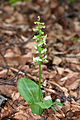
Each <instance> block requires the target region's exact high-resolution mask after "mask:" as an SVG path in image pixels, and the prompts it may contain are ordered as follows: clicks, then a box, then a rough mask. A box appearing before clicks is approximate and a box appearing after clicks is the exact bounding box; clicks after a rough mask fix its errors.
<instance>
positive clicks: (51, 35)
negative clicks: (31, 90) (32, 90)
mask: <svg viewBox="0 0 80 120" xmlns="http://www.w3.org/2000/svg"><path fill="white" fill-rule="evenodd" d="M0 2H1V1H0ZM72 4H73V9H72V8H70V7H69V5H68V3H66V2H65V1H63V3H58V1H57V0H54V1H50V0H45V1H44V0H41V1H40V0H37V1H36V2H34V0H31V1H28V2H19V3H16V6H17V7H16V8H12V7H11V6H10V5H9V4H8V2H7V1H6V2H4V1H2V2H1V4H0V16H1V17H0V95H2V96H3V97H4V96H6V97H7V98H8V99H7V101H6V103H5V104H4V106H3V107H0V110H1V112H0V120H10V119H15V120H35V119H41V120H42V119H44V120H60V119H62V120H79V119H80V63H79V62H80V55H79V52H80V46H79V44H80V41H77V42H73V41H72V38H74V37H77V38H79V37H80V26H79V23H80V22H79V19H80V15H79V14H78V13H79V12H80V10H79V7H80V2H75V3H72ZM76 10H77V11H78V12H77V13H76ZM38 15H40V16H41V19H42V21H44V22H45V23H46V27H47V28H46V31H45V33H47V34H48V38H47V48H48V51H47V55H48V63H47V64H43V65H42V81H41V82H42V91H43V93H44V97H45V98H47V99H48V98H49V97H51V98H52V100H53V101H57V100H58V101H60V102H62V104H63V106H62V107H60V106H55V107H56V109H57V112H54V111H53V110H52V109H48V110H44V112H43V114H42V116H41V117H40V116H37V115H35V114H33V113H31V110H30V108H29V105H28V104H27V103H26V102H25V101H24V100H23V98H22V97H21V96H20V94H19V93H18V90H17V88H16V83H17V80H18V79H19V78H21V77H28V78H30V79H32V80H33V81H35V82H36V83H38V78H39V75H38V66H34V65H33V64H32V58H33V55H35V56H36V54H35V51H33V50H32V47H33V44H34V43H35V42H34V41H33V40H32V36H33V31H32V28H33V22H34V21H35V20H36V18H37V16H38ZM1 104H3V103H1Z"/></svg>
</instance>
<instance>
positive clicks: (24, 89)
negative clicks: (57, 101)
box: [17, 78, 43, 104]
mask: <svg viewBox="0 0 80 120" xmlns="http://www.w3.org/2000/svg"><path fill="white" fill-rule="evenodd" d="M17 88H18V91H19V92H20V94H21V96H22V97H23V98H24V99H25V100H26V101H27V103H28V104H30V103H31V104H32V103H35V102H38V95H39V87H38V85H37V84H36V83H35V82H34V81H32V80H30V79H27V78H21V79H19V80H18V83H17ZM41 100H43V94H42V91H41Z"/></svg>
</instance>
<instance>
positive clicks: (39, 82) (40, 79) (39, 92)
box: [39, 62, 41, 102]
mask: <svg viewBox="0 0 80 120" xmlns="http://www.w3.org/2000/svg"><path fill="white" fill-rule="evenodd" d="M40 101H41V62H39V102H40Z"/></svg>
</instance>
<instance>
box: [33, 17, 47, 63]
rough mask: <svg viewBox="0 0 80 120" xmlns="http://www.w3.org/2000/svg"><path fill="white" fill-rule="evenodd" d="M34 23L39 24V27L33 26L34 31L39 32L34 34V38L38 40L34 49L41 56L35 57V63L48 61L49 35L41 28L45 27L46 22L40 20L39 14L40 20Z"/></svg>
mask: <svg viewBox="0 0 80 120" xmlns="http://www.w3.org/2000/svg"><path fill="white" fill-rule="evenodd" d="M34 24H37V27H36V28H33V31H35V32H37V35H34V37H33V39H35V40H36V44H35V45H34V49H35V50H36V51H37V53H38V54H39V56H38V57H35V58H34V57H33V62H34V64H39V62H47V55H46V51H47V49H46V48H45V46H46V38H47V35H44V32H43V31H42V30H41V29H42V28H45V26H44V23H42V22H40V16H38V20H37V21H36V22H34Z"/></svg>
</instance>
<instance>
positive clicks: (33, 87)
mask: <svg viewBox="0 0 80 120" xmlns="http://www.w3.org/2000/svg"><path fill="white" fill-rule="evenodd" d="M34 24H36V25H37V27H36V28H33V31H36V32H37V35H34V37H33V39H35V40H36V44H35V45H34V49H35V50H36V52H37V53H38V56H37V57H35V58H34V57H33V62H34V64H35V65H36V64H37V65H39V85H37V84H36V83H35V82H34V81H32V80H30V79H27V78H21V79H19V80H18V83H17V88H18V91H19V92H20V94H21V96H22V97H23V98H24V99H25V100H26V102H27V103H28V104H29V106H30V108H31V110H32V112H33V113H35V114H37V115H41V114H42V112H43V110H44V109H48V108H50V107H51V108H52V109H53V110H54V111H56V109H55V107H54V106H55V104H58V105H62V104H61V103H60V102H54V103H53V102H52V99H49V100H44V98H43V93H42V91H41V63H42V62H47V55H46V51H47V49H46V37H47V35H44V32H43V31H42V28H45V26H44V23H42V22H40V16H38V20H37V21H36V22H34Z"/></svg>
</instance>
